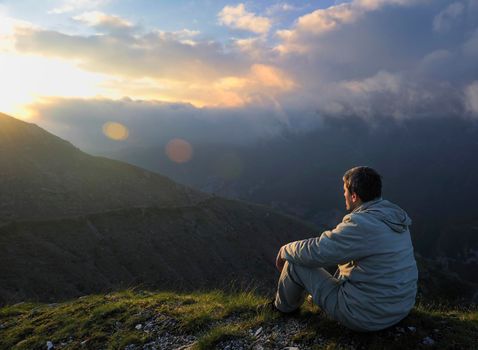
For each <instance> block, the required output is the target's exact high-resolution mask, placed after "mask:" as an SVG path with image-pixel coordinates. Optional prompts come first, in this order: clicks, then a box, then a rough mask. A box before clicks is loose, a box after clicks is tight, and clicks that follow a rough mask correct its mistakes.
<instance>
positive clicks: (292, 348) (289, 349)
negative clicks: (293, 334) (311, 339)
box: [282, 346, 299, 350]
mask: <svg viewBox="0 0 478 350" xmlns="http://www.w3.org/2000/svg"><path fill="white" fill-rule="evenodd" d="M282 350H299V348H298V347H297V346H286V347H285V348H283V349H282Z"/></svg>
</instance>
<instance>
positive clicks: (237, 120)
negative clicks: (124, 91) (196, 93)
mask: <svg viewBox="0 0 478 350" xmlns="http://www.w3.org/2000/svg"><path fill="white" fill-rule="evenodd" d="M31 107H32V108H34V109H36V110H37V111H38V115H37V117H36V118H35V119H34V120H33V122H34V123H36V124H38V125H40V126H41V127H43V128H45V129H47V130H48V131H50V132H52V133H54V134H56V135H59V136H60V137H62V138H65V139H67V140H69V141H70V142H72V143H73V144H74V145H76V146H77V147H80V148H81V149H83V150H86V151H89V152H93V153H95V152H106V151H114V150H120V149H123V148H125V147H148V146H152V145H166V144H167V143H168V142H169V141H171V140H172V139H176V138H180V139H183V140H186V141H187V142H189V143H190V144H191V145H192V146H193V147H194V146H195V144H196V143H199V142H202V143H204V142H206V143H209V144H214V143H218V142H226V143H233V144H247V143H250V142H252V141H255V140H257V138H260V137H269V136H271V135H276V134H277V133H279V132H280V130H283V127H284V124H283V123H282V122H281V121H280V116H277V115H276V113H275V112H274V111H271V110H270V109H269V108H260V107H246V108H241V109H233V110H232V109H230V108H225V109H222V108H196V107H194V106H192V105H190V104H187V103H165V102H158V101H144V100H132V99H128V98H124V99H120V100H111V99H100V98H98V99H71V98H70V99H60V98H50V99H44V100H43V101H39V102H36V104H35V105H34V106H31ZM105 123H117V124H121V125H122V126H124V127H125V128H127V130H128V138H126V139H123V140H122V141H120V142H119V141H116V140H112V139H111V138H108V137H106V136H105V134H104V132H103V129H104V125H105ZM231 130H233V131H234V132H231Z"/></svg>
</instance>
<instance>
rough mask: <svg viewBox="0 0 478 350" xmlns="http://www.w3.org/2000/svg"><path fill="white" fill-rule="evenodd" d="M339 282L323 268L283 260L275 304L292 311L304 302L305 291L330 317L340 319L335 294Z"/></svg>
mask: <svg viewBox="0 0 478 350" xmlns="http://www.w3.org/2000/svg"><path fill="white" fill-rule="evenodd" d="M339 285H340V282H339V280H338V279H336V278H334V277H333V276H332V275H331V274H330V273H328V272H327V271H326V270H325V269H323V268H310V267H305V266H300V265H297V264H290V263H289V262H288V261H286V262H285V265H284V268H283V269H282V273H281V275H280V278H279V283H278V286H277V294H276V298H275V303H274V304H275V306H276V307H277V308H278V309H279V310H280V311H282V312H292V311H294V310H296V309H298V308H299V307H300V306H301V305H302V303H303V302H304V299H305V296H306V294H307V293H309V294H310V295H312V299H313V300H314V303H315V304H317V305H318V306H319V307H320V308H321V309H322V310H324V311H325V313H326V314H327V315H328V316H330V317H331V318H333V319H335V320H337V321H341V319H342V317H341V315H340V313H339V310H338V303H337V294H338V289H339Z"/></svg>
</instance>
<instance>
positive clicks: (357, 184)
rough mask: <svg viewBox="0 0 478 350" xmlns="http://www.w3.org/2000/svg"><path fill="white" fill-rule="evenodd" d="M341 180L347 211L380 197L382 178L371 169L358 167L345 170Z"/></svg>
mask: <svg viewBox="0 0 478 350" xmlns="http://www.w3.org/2000/svg"><path fill="white" fill-rule="evenodd" d="M343 180H344V197H345V207H346V209H347V210H349V211H352V210H354V209H355V208H357V207H359V206H360V205H361V204H362V203H364V202H368V201H371V200H373V199H376V198H379V197H381V196H382V177H381V176H380V175H379V174H378V173H377V172H376V171H375V170H373V169H372V168H369V167H366V166H358V167H355V168H352V169H350V170H347V171H346V172H345V174H344V177H343Z"/></svg>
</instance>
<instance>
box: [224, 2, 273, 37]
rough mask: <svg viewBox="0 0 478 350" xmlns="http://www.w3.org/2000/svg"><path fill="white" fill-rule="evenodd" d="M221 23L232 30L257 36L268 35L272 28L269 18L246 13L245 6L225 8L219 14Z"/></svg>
mask: <svg viewBox="0 0 478 350" xmlns="http://www.w3.org/2000/svg"><path fill="white" fill-rule="evenodd" d="M218 18H219V23H220V24H222V25H225V26H228V27H230V28H234V29H240V30H246V31H250V32H254V33H257V34H266V33H267V32H269V29H270V27H271V20H270V19H269V18H267V17H262V16H256V15H255V14H254V13H253V12H248V11H246V7H245V6H244V4H238V5H237V6H225V7H224V8H223V9H222V10H221V12H219V14H218Z"/></svg>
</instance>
